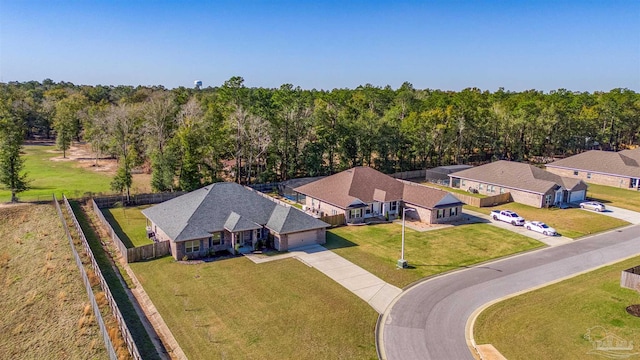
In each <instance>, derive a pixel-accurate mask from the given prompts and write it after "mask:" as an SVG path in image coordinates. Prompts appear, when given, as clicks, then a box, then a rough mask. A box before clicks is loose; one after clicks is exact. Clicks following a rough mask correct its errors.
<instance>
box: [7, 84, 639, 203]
mask: <svg viewBox="0 0 640 360" xmlns="http://www.w3.org/2000/svg"><path fill="white" fill-rule="evenodd" d="M639 136H640V96H639V95H638V94H637V93H636V92H634V91H632V90H628V89H613V90H610V91H608V92H594V93H589V92H574V91H569V90H565V89H559V90H556V91H550V92H548V93H545V92H542V91H537V90H528V91H522V92H513V91H507V90H504V89H498V90H497V91H495V92H490V91H483V90H480V89H477V88H467V89H464V90H462V91H458V92H456V91H441V90H432V89H424V90H422V89H415V88H414V87H413V86H412V85H411V84H410V83H408V82H405V83H404V84H403V85H402V86H401V87H400V88H398V89H392V88H391V87H389V86H387V87H376V86H372V85H369V84H367V85H364V86H359V87H357V88H355V89H333V90H330V91H328V90H315V89H314V90H305V89H301V88H300V87H296V86H294V85H291V84H284V85H282V86H280V87H279V88H251V87H247V86H245V84H244V79H243V78H241V77H232V78H230V79H229V80H227V81H225V82H224V84H222V85H221V86H218V87H207V88H202V89H200V88H185V87H179V88H175V89H166V88H164V87H162V86H138V87H132V86H101V85H98V86H86V85H74V84H72V83H68V82H59V83H56V82H54V81H52V80H50V79H46V80H44V81H42V82H37V81H29V82H9V83H0V166H2V171H0V180H2V183H3V184H5V185H6V186H7V187H10V188H19V185H21V184H22V183H21V182H20V181H23V182H25V184H26V179H24V177H23V176H22V179H21V175H20V171H19V170H20V169H21V165H22V163H21V162H20V159H19V156H16V148H17V149H19V147H20V146H21V144H22V143H23V141H24V140H28V139H50V140H54V139H55V142H56V144H57V146H58V148H59V149H60V150H62V151H63V152H64V151H66V150H68V149H69V147H70V146H71V144H72V143H73V142H86V143H88V144H90V145H91V148H92V149H93V151H94V152H95V153H96V156H97V157H103V156H104V157H113V158H116V159H117V160H118V170H117V173H116V176H115V178H114V179H113V182H112V188H113V189H114V190H117V191H128V189H129V187H130V185H131V173H132V171H133V170H134V169H144V171H148V172H151V174H152V180H151V182H152V184H151V185H152V188H153V189H154V190H156V191H169V190H177V189H180V190H185V191H190V190H193V189H196V188H198V187H200V186H201V185H203V184H207V183H211V182H215V181H220V180H229V181H236V182H239V183H243V184H251V183H261V182H272V181H282V180H287V179H291V178H296V177H304V176H319V175H328V174H333V173H335V172H338V171H342V170H344V169H347V168H350V167H353V166H358V165H366V166H371V167H374V168H376V169H378V170H380V171H382V172H385V173H393V172H399V171H406V170H414V169H423V168H429V167H434V166H439V165H449V164H482V163H486V162H489V161H493V160H497V159H508V160H515V161H528V162H534V163H540V162H545V161H548V160H549V159H551V158H553V157H563V156H568V155H572V154H575V153H578V152H581V151H585V150H589V149H603V150H613V151H617V150H621V149H624V148H628V147H634V146H637V145H638V137H639ZM16 169H17V171H16ZM11 172H13V174H14V176H13V178H12V179H7V173H11ZM15 174H17V176H15ZM31 176H37V174H32V175H31ZM12 180H13V181H14V182H11V181H12ZM7 184H8V185H7Z"/></svg>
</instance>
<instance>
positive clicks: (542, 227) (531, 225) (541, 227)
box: [524, 221, 558, 236]
mask: <svg viewBox="0 0 640 360" xmlns="http://www.w3.org/2000/svg"><path fill="white" fill-rule="evenodd" d="M524 227H525V228H526V229H527V230H533V231H536V232H539V233H542V234H545V235H547V236H556V235H558V233H557V232H556V229H554V228H552V227H551V226H549V225H547V224H545V223H543V222H542V221H527V222H525V223H524Z"/></svg>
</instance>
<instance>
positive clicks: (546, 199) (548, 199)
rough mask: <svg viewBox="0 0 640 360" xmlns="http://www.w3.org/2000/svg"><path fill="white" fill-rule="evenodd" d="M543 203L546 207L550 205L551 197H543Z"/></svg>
mask: <svg viewBox="0 0 640 360" xmlns="http://www.w3.org/2000/svg"><path fill="white" fill-rule="evenodd" d="M544 203H545V204H547V205H549V204H551V195H545V196H544Z"/></svg>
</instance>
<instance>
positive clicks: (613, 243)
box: [379, 225, 640, 360]
mask: <svg viewBox="0 0 640 360" xmlns="http://www.w3.org/2000/svg"><path fill="white" fill-rule="evenodd" d="M638 253H640V226H638V225H636V226H629V227H626V228H622V229H619V230H615V231H612V232H608V233H605V234H600V235H595V236H593V237H590V238H588V239H583V240H580V241H576V242H573V243H569V244H566V245H561V246H556V247H550V248H545V249H543V250H539V251H535V252H531V253H526V254H523V255H519V256H515V257H511V258H508V259H505V260H501V261H497V262H493V263H488V264H484V265H478V266H476V267H472V268H469V269H466V270H463V271H458V272H455V273H451V274H448V275H445V276H441V277H436V278H434V279H432V280H429V281H426V282H423V283H421V284H419V285H417V286H414V287H413V288H411V289H409V290H408V291H406V292H405V293H404V294H403V295H402V296H400V297H399V298H398V299H397V301H396V302H395V303H393V304H392V305H391V306H390V307H389V308H388V309H387V312H386V313H385V315H384V318H383V320H382V324H383V325H382V328H381V330H380V334H379V336H380V337H381V341H380V350H381V353H382V355H383V358H386V359H390V360H391V359H405V360H409V359H437V360H445V359H455V360H460V359H473V356H472V355H471V351H470V348H469V346H468V345H467V341H466V338H465V326H466V324H467V320H468V318H469V317H470V316H471V314H472V313H473V312H474V311H475V310H476V309H477V308H479V307H481V306H482V305H484V304H486V303H487V302H490V301H493V300H496V299H499V298H502V297H504V296H507V295H510V294H513V293H516V292H519V291H522V290H526V289H530V288H532V287H536V286H540V285H543V284H545V283H548V282H551V281H555V280H558V279H561V278H564V277H567V276H571V275H573V274H576V273H580V272H584V271H587V270H590V269H593V268H595V267H598V266H601V265H603V264H608V263H611V262H614V261H618V260H620V259H623V258H627V257H629V256H631V255H634V254H638Z"/></svg>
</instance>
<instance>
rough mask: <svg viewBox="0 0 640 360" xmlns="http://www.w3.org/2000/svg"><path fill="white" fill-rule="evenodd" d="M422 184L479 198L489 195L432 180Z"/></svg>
mask: <svg viewBox="0 0 640 360" xmlns="http://www.w3.org/2000/svg"><path fill="white" fill-rule="evenodd" d="M421 184H422V185H425V186H430V187H434V188H438V189H440V190H444V191H448V192H451V193H455V194H462V195H468V196H471V197H475V198H478V199H482V198H486V197H487V195H483V194H476V193H470V192H468V191H466V190H462V189H458V188H452V187H448V186H444V185H439V184H434V183H431V182H428V181H427V182H423V183H421Z"/></svg>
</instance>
